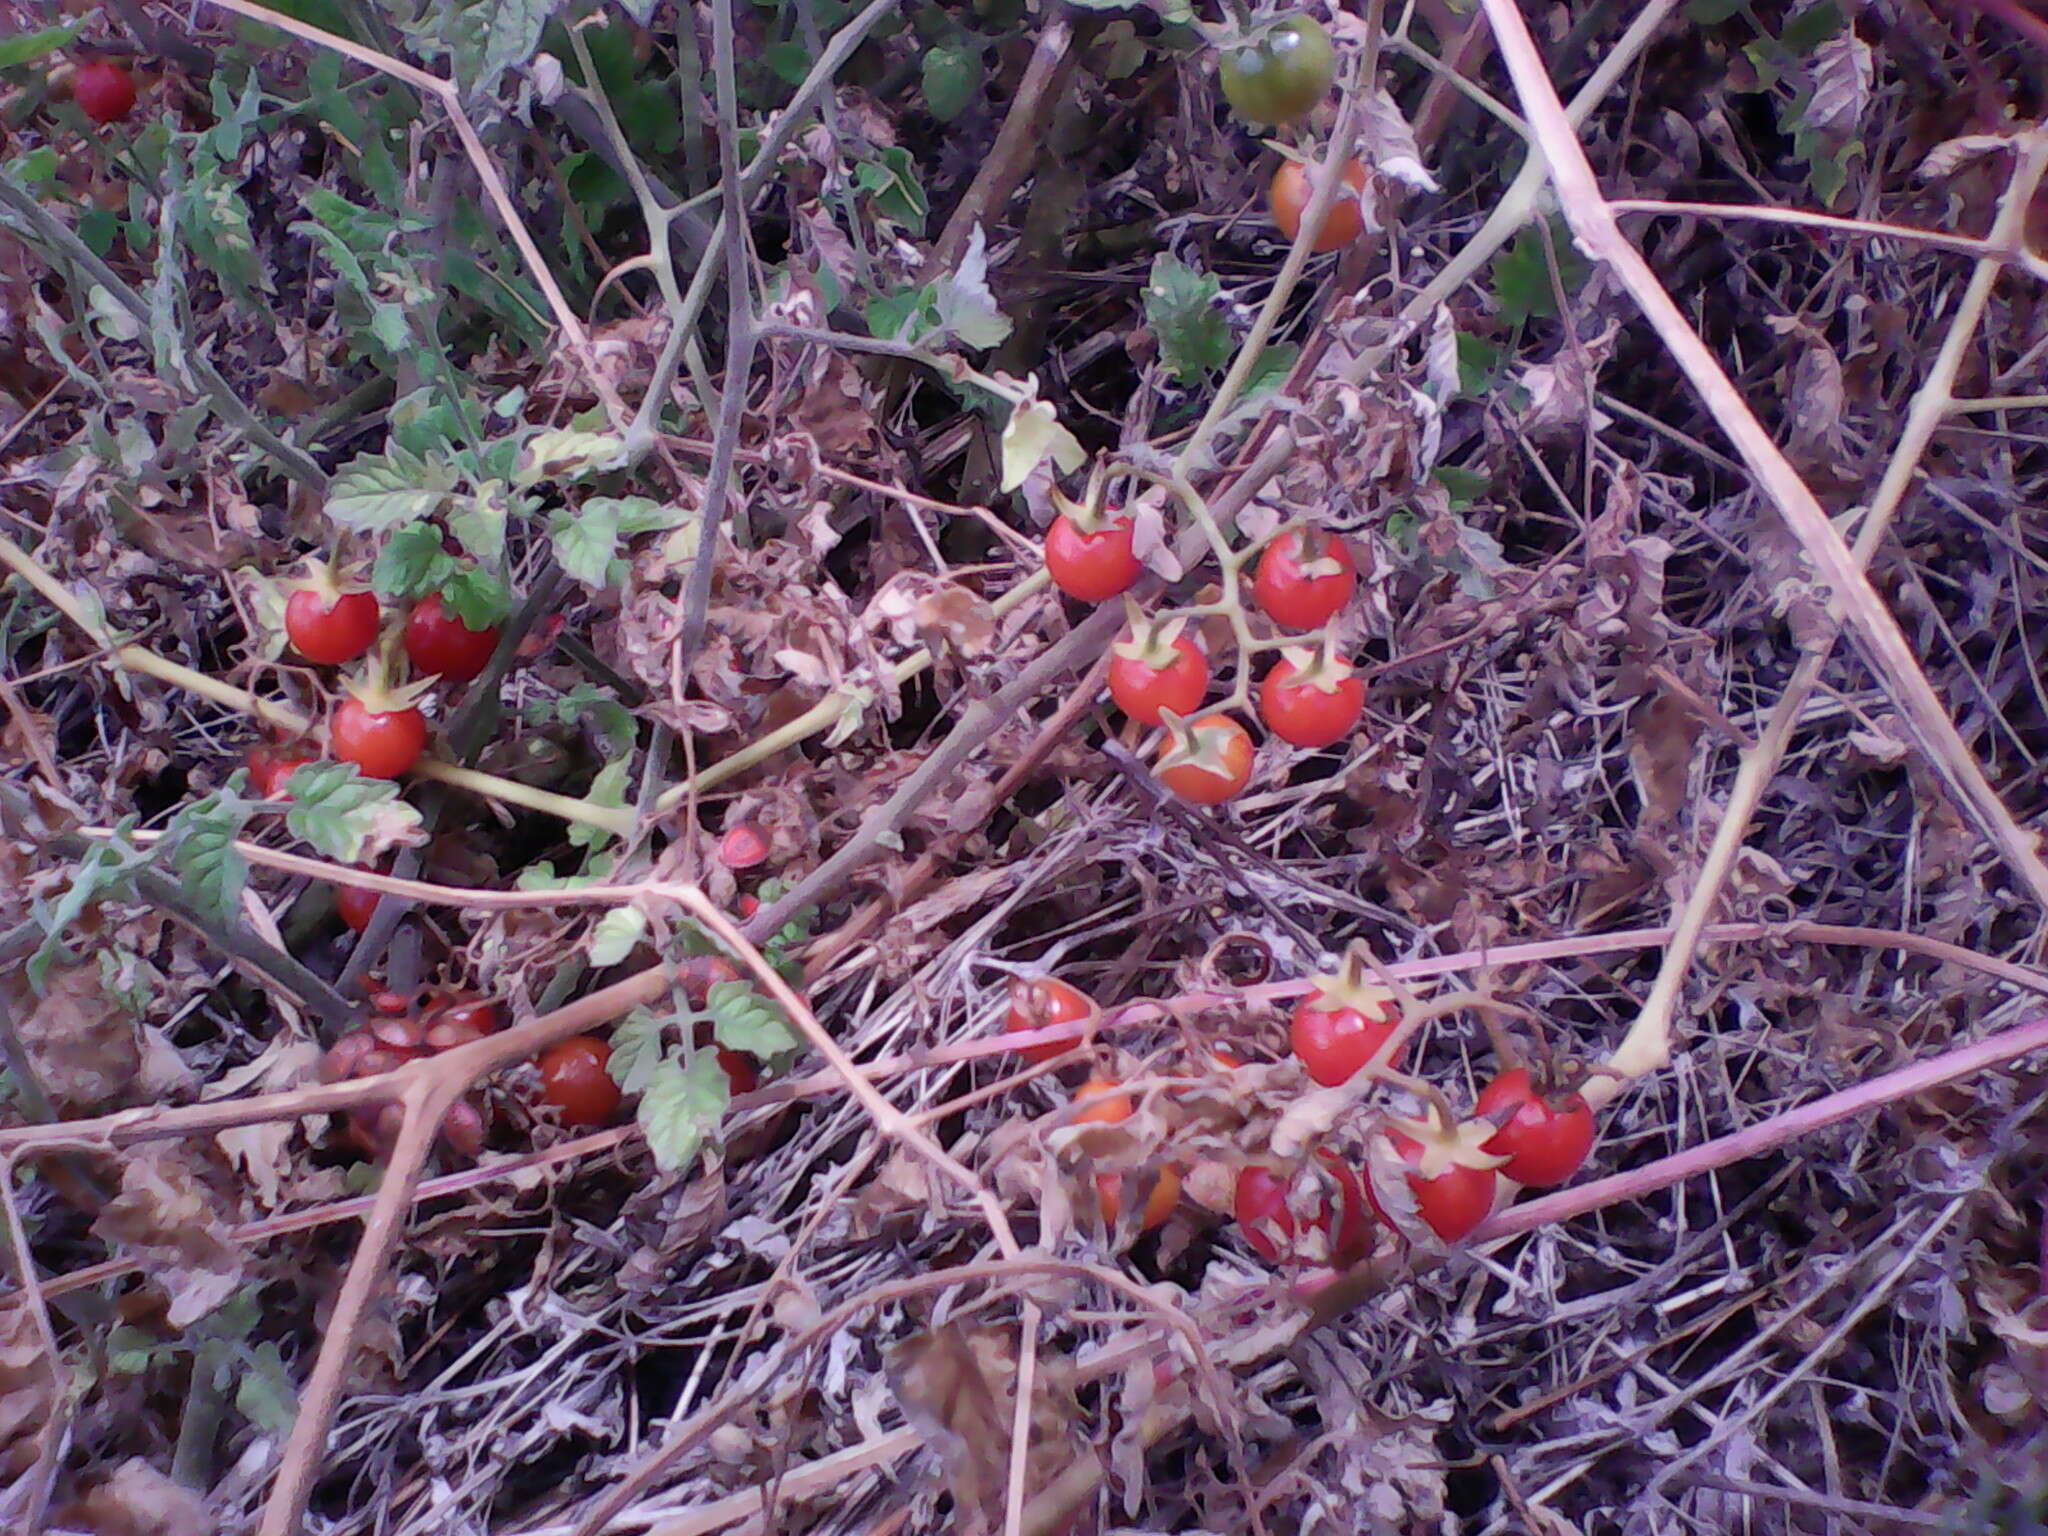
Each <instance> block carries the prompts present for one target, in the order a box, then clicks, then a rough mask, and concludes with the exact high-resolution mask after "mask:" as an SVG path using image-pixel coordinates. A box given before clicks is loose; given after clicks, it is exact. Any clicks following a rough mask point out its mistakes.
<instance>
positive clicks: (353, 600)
mask: <svg viewBox="0 0 2048 1536" xmlns="http://www.w3.org/2000/svg"><path fill="white" fill-rule="evenodd" d="M381 618H382V614H381V612H380V610H379V609H378V607H377V599H376V596H375V595H374V594H373V593H369V592H344V591H341V590H339V589H337V588H336V587H334V585H333V584H332V583H331V582H329V581H326V580H320V579H316V580H315V581H314V582H312V583H311V584H309V585H307V586H303V587H300V588H299V589H298V591H296V592H294V593H293V594H292V595H291V596H290V597H288V598H286V599H285V605H284V635H285V638H286V639H287V640H289V641H291V643H292V649H293V650H295V651H297V652H298V653H299V654H300V655H301V656H303V657H305V658H306V660H308V661H312V662H318V663H320V664H321V665H323V666H332V665H336V664H338V663H340V662H344V661H354V660H355V659H356V658H357V657H358V656H360V655H362V654H363V652H365V651H367V650H368V649H369V648H370V647H371V646H372V645H374V644H375V643H376V641H377V626H378V623H379V621H380V620H381Z"/></svg>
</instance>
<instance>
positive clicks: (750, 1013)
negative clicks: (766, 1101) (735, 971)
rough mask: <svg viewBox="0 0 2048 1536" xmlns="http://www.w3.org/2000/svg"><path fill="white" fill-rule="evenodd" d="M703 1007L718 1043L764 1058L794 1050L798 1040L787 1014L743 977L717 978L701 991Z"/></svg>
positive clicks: (730, 1048)
mask: <svg viewBox="0 0 2048 1536" xmlns="http://www.w3.org/2000/svg"><path fill="white" fill-rule="evenodd" d="M704 1007H705V1011H706V1012H707V1013H709V1014H710V1015H711V1028H712V1033H713V1035H714V1037H715V1038H716V1039H717V1041H718V1043H719V1044H720V1045H722V1046H725V1047H726V1048H727V1049H729V1050H735V1051H745V1052H747V1054H748V1055H750V1056H758V1057H760V1058H761V1059H762V1060H764V1061H765V1060H767V1059H768V1058H769V1057H772V1056H781V1055H784V1054H786V1053H788V1052H790V1051H794V1050H795V1049H796V1048H797V1046H798V1044H799V1043H800V1039H799V1036H798V1035H797V1032H796V1031H795V1029H793V1028H792V1027H791V1026H790V1022H789V1019H788V1017H787V1016H786V1015H785V1014H784V1013H783V1011H782V1009H781V1008H779V1007H778V1006H776V1004H775V1001H774V1000H773V999H772V998H767V997H763V996H762V995H761V994H760V993H759V992H756V991H755V990H754V989H753V988H752V987H751V986H749V985H748V984H747V983H746V982H744V981H721V982H716V983H714V984H713V985H712V987H711V990H710V991H709V992H707V993H705V995H704Z"/></svg>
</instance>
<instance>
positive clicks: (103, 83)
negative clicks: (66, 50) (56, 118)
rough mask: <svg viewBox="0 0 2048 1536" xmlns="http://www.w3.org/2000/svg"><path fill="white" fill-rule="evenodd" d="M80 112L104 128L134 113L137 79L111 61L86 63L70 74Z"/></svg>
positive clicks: (88, 60) (87, 61)
mask: <svg viewBox="0 0 2048 1536" xmlns="http://www.w3.org/2000/svg"><path fill="white" fill-rule="evenodd" d="M71 99H72V100H73V101H75V102H77V103H78V110H79V111H81V112H83V113H84V114H85V115H86V116H87V117H89V118H91V119H92V120H93V121H94V122H96V123H98V124H100V125H101V126H103V127H104V126H105V125H106V124H108V123H118V122H119V121H120V120H121V119H122V118H124V117H126V116H127V115H128V114H129V113H130V112H133V111H134V110H135V77H134V76H132V75H130V74H129V73H128V71H127V70H125V69H123V68H122V67H121V66H120V65H118V64H116V63H114V62H113V60H111V59H87V60H86V61H85V62H84V63H83V64H81V65H79V66H78V68H77V69H75V70H74V71H72V74H71Z"/></svg>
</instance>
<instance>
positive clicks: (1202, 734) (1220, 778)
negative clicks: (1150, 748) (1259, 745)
mask: <svg viewBox="0 0 2048 1536" xmlns="http://www.w3.org/2000/svg"><path fill="white" fill-rule="evenodd" d="M1192 729H1193V731H1194V733H1195V739H1196V742H1197V744H1198V745H1199V747H1200V753H1199V755H1198V756H1196V757H1194V758H1188V757H1186V756H1185V755H1184V754H1183V753H1181V751H1180V748H1179V743H1178V742H1177V741H1176V740H1174V739H1173V738H1171V737H1169V738H1168V739H1167V742H1166V747H1165V750H1164V751H1162V752H1161V753H1160V755H1159V761H1158V762H1157V763H1156V764H1155V765H1154V769H1153V771H1154V772H1156V773H1157V774H1158V775H1159V782H1160V783H1162V784H1164V785H1165V786H1166V787H1167V788H1168V789H1169V790H1171V791H1173V793H1174V794H1176V795H1178V796H1180V798H1181V799H1183V800H1190V801H1193V802H1194V803H1195V804H1196V805H1221V804H1222V803H1223V802H1224V801H1226V800H1228V799H1230V798H1231V797H1232V796H1233V795H1235V794H1236V793H1237V792H1238V791H1239V790H1241V789H1243V788H1244V787H1245V785H1246V784H1247V783H1249V782H1250V780H1251V776H1252V738H1251V733H1250V732H1249V731H1247V730H1246V729H1245V728H1244V727H1243V726H1241V725H1239V724H1238V723H1237V722H1236V721H1235V720H1233V719H1231V718H1230V716H1228V715H1204V716H1202V718H1201V719H1199V720H1197V721H1195V723H1194V725H1193V727H1192ZM1175 758H1177V759H1179V760H1178V761H1169V759H1175Z"/></svg>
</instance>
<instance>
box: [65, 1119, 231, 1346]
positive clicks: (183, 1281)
mask: <svg viewBox="0 0 2048 1536" xmlns="http://www.w3.org/2000/svg"><path fill="white" fill-rule="evenodd" d="M92 1231H93V1235H94V1236H95V1237H98V1238H100V1239H102V1240H103V1241H106V1242H109V1243H114V1244H118V1245H119V1246H121V1247H123V1248H125V1249H127V1250H128V1251H129V1254H130V1255H131V1256H132V1257H133V1258H134V1259H135V1260H136V1261H137V1262H138V1263H139V1264H140V1265H141V1266H142V1269H143V1272H144V1273H145V1274H147V1275H148V1276H149V1277H150V1278H151V1279H153V1280H155V1281H156V1282H157V1284H159V1285H160V1286H162V1287H163V1289H164V1290H165V1291H166V1292H167V1293H168V1294H169V1296H170V1310H169V1312H168V1314H167V1316H168V1318H169V1321H170V1322H171V1324H172V1326H174V1327H178V1328H186V1327H189V1326H191V1324H193V1323H194V1322H196V1321H198V1320H199V1319H200V1318H202V1317H204V1316H205V1315H206V1314H207V1313H209V1312H211V1311H212V1310H213V1309H214V1308H215V1307H217V1306H219V1305H220V1304H221V1303H222V1302H224V1301H226V1300H227V1299H228V1297H230V1296H231V1295H233V1294H234V1292H235V1290H236V1288H237V1287H238V1286H240V1285H241V1283H242V1277H243V1269H242V1251H241V1249H240V1248H239V1247H238V1246H237V1245H236V1243H235V1241H234V1239H233V1237H232V1235H231V1233H230V1231H229V1226H228V1222H227V1220H226V1219H225V1215H224V1213H223V1211H222V1209H221V1201H220V1199H219V1197H218V1196H217V1194H216V1193H215V1191H214V1190H213V1189H212V1187H211V1186H210V1185H209V1184H208V1182H207V1180H206V1178H205V1176H204V1174H203V1173H202V1172H201V1171H200V1170H199V1169H198V1168H197V1167H195V1166H194V1165H193V1164H192V1163H191V1162H190V1161H189V1160H188V1154H186V1153H185V1152H184V1151H183V1150H182V1149H174V1148H159V1147H150V1148H147V1149H140V1150H138V1151H137V1152H136V1153H135V1154H134V1155H132V1156H131V1157H130V1158H129V1160H128V1161H127V1162H126V1163H125V1164H124V1165H123V1166H122V1169H121V1193H120V1194H118V1195H116V1196H115V1197H114V1199H113V1200H112V1201H110V1202H109V1203H108V1204H107V1206H106V1207H105V1208H104V1209H103V1210H102V1211H101V1212H100V1214H99V1217H98V1219H97V1220H95V1221H94V1222H93V1224H92Z"/></svg>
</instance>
